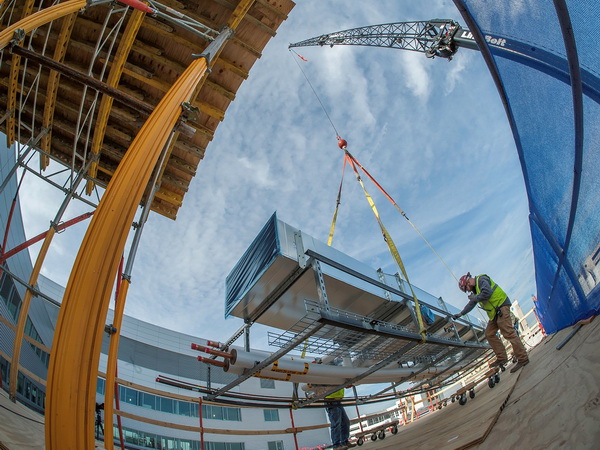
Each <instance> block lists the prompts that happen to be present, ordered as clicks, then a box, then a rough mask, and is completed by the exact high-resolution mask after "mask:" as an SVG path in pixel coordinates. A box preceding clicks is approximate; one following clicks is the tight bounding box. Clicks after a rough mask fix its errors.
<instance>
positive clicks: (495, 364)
mask: <svg viewBox="0 0 600 450" xmlns="http://www.w3.org/2000/svg"><path fill="white" fill-rule="evenodd" d="M506 363H508V361H507V360H504V359H496V360H495V361H493V362H491V363H490V368H494V367H503V366H505V365H506Z"/></svg>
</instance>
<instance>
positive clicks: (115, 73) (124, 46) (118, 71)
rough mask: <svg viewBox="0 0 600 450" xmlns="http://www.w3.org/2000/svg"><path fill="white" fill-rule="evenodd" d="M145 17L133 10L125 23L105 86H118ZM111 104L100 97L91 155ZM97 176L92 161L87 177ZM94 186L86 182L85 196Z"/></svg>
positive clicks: (96, 150) (98, 145)
mask: <svg viewBox="0 0 600 450" xmlns="http://www.w3.org/2000/svg"><path fill="white" fill-rule="evenodd" d="M145 16H146V13H144V12H143V11H140V10H139V9H134V10H133V13H131V17H130V18H129V22H127V27H126V28H125V31H124V32H123V36H122V37H121V42H120V43H119V48H118V49H117V51H116V53H115V57H114V59H113V62H112V66H111V68H110V73H109V74H108V78H107V80H106V84H108V85H109V86H111V87H117V85H118V84H119V80H120V79H121V75H122V74H123V69H124V68H125V63H126V62H127V56H129V52H130V51H131V47H132V46H133V42H134V41H135V37H136V36H137V33H138V31H139V29H140V27H141V26H142V22H143V21H144V17H145ZM112 104H113V98H112V97H110V96H108V95H106V94H104V95H103V96H102V101H101V102H100V108H99V109H98V117H97V119H96V126H95V127H94V137H93V138H92V147H91V149H90V151H91V154H92V155H97V154H99V153H100V150H101V148H102V141H103V140H104V134H105V133H106V125H107V124H108V116H109V115H110V110H111V108H112ZM97 174H98V161H94V162H93V163H92V165H91V166H90V169H89V170H88V175H89V176H90V177H91V178H96V176H97ZM94 184H95V183H94V182H93V181H92V180H88V182H87V184H86V187H85V192H86V194H87V195H90V194H91V193H92V191H93V190H94Z"/></svg>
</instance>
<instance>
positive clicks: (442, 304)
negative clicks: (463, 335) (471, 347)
mask: <svg viewBox="0 0 600 450" xmlns="http://www.w3.org/2000/svg"><path fill="white" fill-rule="evenodd" d="M438 303H439V305H440V308H442V309H443V310H444V311H446V312H447V313H448V316H449V315H450V311H448V306H447V305H446V302H445V301H444V299H443V298H442V297H438ZM448 322H450V323H451V324H452V329H453V330H454V335H455V336H456V339H458V340H459V341H460V334H458V330H457V329H456V326H455V325H454V320H453V319H452V318H451V317H448Z"/></svg>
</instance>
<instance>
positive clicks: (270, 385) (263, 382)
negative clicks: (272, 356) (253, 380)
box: [260, 378, 275, 389]
mask: <svg viewBox="0 0 600 450" xmlns="http://www.w3.org/2000/svg"><path fill="white" fill-rule="evenodd" d="M260 387H261V388H263V389H275V380H269V379H268V378H261V379H260Z"/></svg>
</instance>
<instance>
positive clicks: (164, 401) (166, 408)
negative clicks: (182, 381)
mask: <svg viewBox="0 0 600 450" xmlns="http://www.w3.org/2000/svg"><path fill="white" fill-rule="evenodd" d="M160 410H161V411H162V412H166V413H171V414H173V400H172V399H170V398H165V397H161V398H160Z"/></svg>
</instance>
